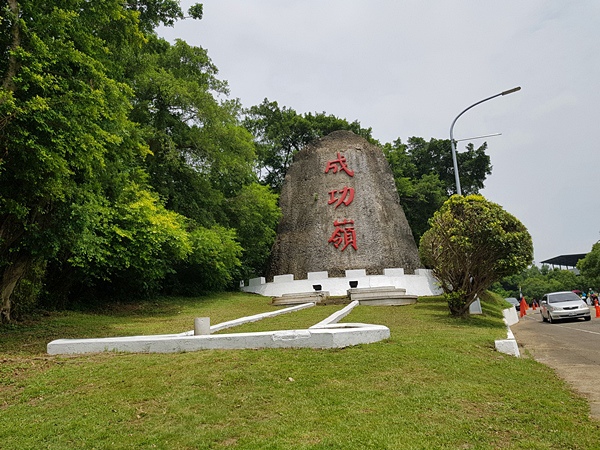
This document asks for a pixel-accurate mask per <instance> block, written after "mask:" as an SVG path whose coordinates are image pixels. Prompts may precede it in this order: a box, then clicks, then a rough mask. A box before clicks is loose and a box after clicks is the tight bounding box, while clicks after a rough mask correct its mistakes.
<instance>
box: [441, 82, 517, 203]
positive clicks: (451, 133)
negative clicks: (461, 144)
mask: <svg viewBox="0 0 600 450" xmlns="http://www.w3.org/2000/svg"><path fill="white" fill-rule="evenodd" d="M520 90H521V86H517V87H515V88H512V89H509V90H507V91H503V92H500V93H499V94H496V95H492V96H491V97H488V98H484V99H483V100H479V101H478V102H477V103H473V104H472V105H471V106H469V107H468V108H466V109H464V110H463V111H462V112H461V113H460V114H459V115H458V116H456V118H455V119H454V120H453V121H452V125H450V145H451V146H452V164H453V165H454V179H455V180H456V193H457V194H458V195H462V191H461V189H460V177H459V176H458V163H457V161H456V145H455V143H454V124H455V123H456V121H457V120H458V118H459V117H460V116H462V115H463V114H464V113H466V112H467V111H468V110H470V109H471V108H473V107H475V106H477V105H479V104H480V103H483V102H487V101H488V100H491V99H493V98H496V97H500V96H502V95H508V94H512V93H513V92H517V91H520Z"/></svg>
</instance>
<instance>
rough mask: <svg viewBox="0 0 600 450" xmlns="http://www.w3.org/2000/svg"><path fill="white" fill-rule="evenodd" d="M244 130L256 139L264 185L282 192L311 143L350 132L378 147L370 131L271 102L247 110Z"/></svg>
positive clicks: (330, 117)
mask: <svg viewBox="0 0 600 450" xmlns="http://www.w3.org/2000/svg"><path fill="white" fill-rule="evenodd" d="M243 124H244V126H245V127H246V128H247V129H248V130H249V131H250V132H251V133H252V135H253V136H254V139H255V145H256V153H257V156H258V163H257V164H258V167H257V168H256V169H257V171H258V174H259V177H260V179H261V181H262V182H263V183H264V184H266V185H268V186H271V187H272V188H273V189H274V190H275V191H276V192H279V191H280V189H281V185H282V183H283V179H284V178H285V174H286V173H287V170H288V168H289V166H290V164H291V163H292V159H293V156H294V154H295V153H297V152H299V151H300V150H302V148H304V146H306V145H307V144H309V143H310V142H311V141H313V140H315V139H317V138H319V137H322V136H325V135H327V134H329V133H332V132H333V131H337V130H349V131H352V132H354V133H355V134H357V135H359V136H362V137H364V138H365V139H367V140H368V141H370V142H372V143H376V142H377V141H375V140H374V139H373V138H372V137H371V129H370V128H368V129H365V128H362V127H361V126H360V123H359V122H358V121H354V122H352V123H350V122H348V121H347V120H345V119H339V118H337V117H335V116H333V115H326V114H325V113H315V114H312V113H307V114H304V115H302V114H298V113H297V112H296V111H294V110H293V109H291V108H288V107H285V106H284V107H283V108H280V107H279V105H278V104H277V102H270V101H269V100H268V99H266V98H265V99H264V101H263V102H262V103H261V104H260V105H256V106H252V107H251V108H249V109H248V110H246V117H245V119H244V121H243Z"/></svg>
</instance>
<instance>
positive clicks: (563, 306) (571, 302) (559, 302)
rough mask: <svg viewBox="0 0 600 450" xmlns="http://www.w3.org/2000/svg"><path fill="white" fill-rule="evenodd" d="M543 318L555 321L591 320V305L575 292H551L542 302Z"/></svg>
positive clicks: (546, 320)
mask: <svg viewBox="0 0 600 450" xmlns="http://www.w3.org/2000/svg"><path fill="white" fill-rule="evenodd" d="M540 309H541V314H542V320H543V321H544V322H550V323H552V322H554V321H555V320H559V319H579V318H582V317H583V318H584V319H585V320H591V319H592V314H591V313H590V307H589V306H588V305H587V303H586V302H585V301H583V300H582V299H581V298H580V297H579V295H577V294H575V293H574V292H569V291H564V292H551V293H549V294H546V295H544V296H543V297H542V301H541V302H540Z"/></svg>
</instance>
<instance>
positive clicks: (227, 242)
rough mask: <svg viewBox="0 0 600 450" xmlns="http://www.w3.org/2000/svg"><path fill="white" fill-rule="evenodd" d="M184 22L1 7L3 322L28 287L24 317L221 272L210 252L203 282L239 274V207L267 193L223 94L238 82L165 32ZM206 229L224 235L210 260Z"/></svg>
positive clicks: (86, 6)
mask: <svg viewBox="0 0 600 450" xmlns="http://www.w3.org/2000/svg"><path fill="white" fill-rule="evenodd" d="M17 10H18V11H17ZM190 15H191V16H192V17H194V18H197V19H198V18H201V15H202V5H201V4H197V5H195V6H193V7H192V8H190ZM17 17H18V18H19V19H20V20H17ZM181 18H183V13H182V11H181V8H180V6H179V2H178V1H176V0H135V1H132V2H126V3H123V2H121V1H119V0H107V1H103V2H99V3H98V2H89V1H86V0H68V1H56V0H49V1H44V2H39V1H33V0H22V1H18V2H17V1H16V0H11V1H10V2H9V3H8V6H6V7H5V8H4V9H3V10H2V17H1V21H2V25H3V26H2V27H0V77H1V78H0V87H1V88H0V155H1V156H0V282H1V284H0V294H1V299H0V315H1V317H2V320H10V308H11V295H12V292H13V290H14V288H15V286H17V285H18V283H19V280H23V286H22V287H20V288H19V289H18V290H17V292H18V296H17V298H18V301H19V302H20V304H21V306H25V305H29V304H30V302H31V299H32V298H33V297H34V296H36V295H37V294H39V293H44V297H45V299H46V302H49V303H50V304H54V305H66V304H67V303H68V302H69V301H74V300H77V299H78V298H82V297H85V298H89V297H88V295H89V293H90V292H91V291H93V292H95V293H104V294H105V295H113V294H114V293H116V292H118V293H130V292H132V291H135V292H148V291H151V290H155V289H158V288H159V287H160V285H161V284H162V280H163V279H164V277H165V276H167V275H168V274H172V272H173V271H174V270H175V268H176V267H181V264H184V262H185V261H187V262H189V263H190V264H192V263H193V264H195V265H196V267H198V268H202V270H209V271H210V270H213V267H212V266H211V264H208V263H207V262H206V260H202V261H200V260H198V258H199V256H198V255H202V254H203V253H202V252H204V251H206V252H207V254H213V253H214V254H216V255H218V256H217V257H216V260H215V264H217V263H218V264H217V265H216V268H215V269H214V270H216V274H215V276H214V278H215V280H213V281H211V282H207V283H205V285H206V286H210V287H211V288H214V287H215V286H223V285H226V284H229V283H230V281H231V278H232V277H233V276H234V275H235V274H237V273H238V267H239V263H240V262H239V260H238V257H239V255H238V253H239V251H240V249H239V244H236V242H235V237H234V235H235V232H234V231H231V230H230V228H231V227H230V225H229V221H230V217H229V213H230V212H231V209H230V208H229V205H228V199H230V198H235V197H236V196H238V195H239V194H240V193H241V192H242V191H243V189H244V187H245V186H249V185H251V184H252V183H255V182H256V177H255V175H254V172H253V164H254V147H253V143H252V137H251V136H250V134H249V133H248V132H247V131H246V130H245V129H244V128H243V127H241V126H240V124H239V120H238V114H239V111H240V107H239V104H238V103H237V102H236V101H229V100H221V99H220V97H221V96H226V95H227V86H226V83H224V82H222V81H220V80H218V79H217V78H216V73H217V69H216V67H215V66H214V65H213V64H212V62H211V61H210V59H209V58H208V55H207V53H206V51H205V50H204V49H202V48H199V47H192V46H189V45H188V44H186V43H184V42H181V41H179V42H177V43H175V44H173V45H171V44H169V43H168V42H166V41H164V40H161V39H158V38H157V37H156V35H155V33H154V28H155V27H156V26H158V25H159V24H164V25H167V26H168V25H172V24H173V23H174V21H176V20H178V19H181ZM157 193H158V195H157ZM265 214H266V216H269V215H270V214H272V211H267V212H265ZM265 220H266V222H268V223H270V222H272V220H271V219H270V218H268V219H265ZM204 228H206V229H207V230H211V231H210V233H213V234H214V236H213V237H212V238H211V239H208V238H207V239H208V241H207V242H205V243H206V245H208V247H207V249H206V250H202V249H201V248H200V247H199V245H200V244H199V243H200V242H204V241H202V240H201V239H200V238H199V236H200V235H199V234H198V233H199V232H197V231H192V232H190V230H200V229H204ZM225 229H226V230H225ZM207 233H208V234H206V233H205V234H206V236H209V235H210V236H212V235H211V234H210V233H209V232H207ZM215 236H216V237H215ZM193 243H195V244H196V245H195V246H194V245H193ZM219 245H221V246H222V248H220V249H219V248H217V247H218V246H219ZM209 249H210V251H209ZM211 252H212V253H211ZM189 255H196V256H195V258H196V259H193V258H191V256H190V258H191V259H190V258H188V256H189ZM40 267H41V268H43V269H42V271H45V275H46V276H45V277H44V276H43V274H42V275H41V276H40V274H39V270H38V269H37V268H40ZM227 271H228V273H224V272H227ZM200 276H201V277H207V275H206V274H200ZM44 278H45V282H44V284H43V285H41V284H40V283H41V282H40V280H41V279H44ZM29 280H35V283H34V284H31V285H30V286H26V285H27V283H29ZM34 285H35V288H34ZM26 287H27V289H25V288H26Z"/></svg>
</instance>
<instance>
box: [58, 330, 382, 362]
mask: <svg viewBox="0 0 600 450" xmlns="http://www.w3.org/2000/svg"><path fill="white" fill-rule="evenodd" d="M389 337H390V330H389V328H387V327H384V326H383V325H367V324H332V325H327V326H325V327H324V328H314V329H313V328H311V329H310V330H282V331H267V332H261V333H235V334H219V335H209V336H180V335H163V336H135V337H118V338H104V339H58V340H56V341H52V342H50V343H49V344H48V354H50V355H59V354H81V353H96V352H108V351H114V352H134V353H176V352H191V351H196V350H208V349H213V350H214V349H248V348H251V349H258V348H291V347H294V348H342V347H348V346H350V345H358V344H370V343H372V342H378V341H381V340H383V339H387V338H389Z"/></svg>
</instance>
